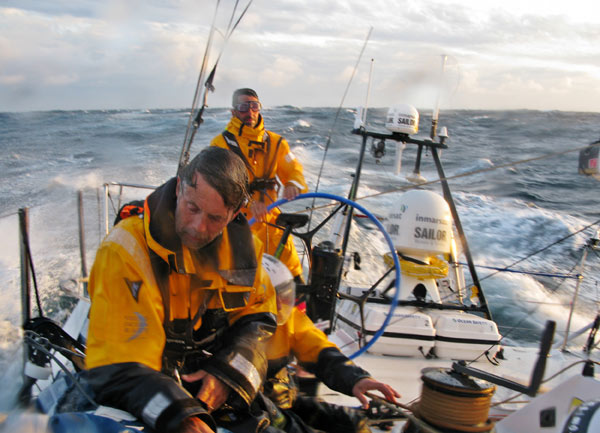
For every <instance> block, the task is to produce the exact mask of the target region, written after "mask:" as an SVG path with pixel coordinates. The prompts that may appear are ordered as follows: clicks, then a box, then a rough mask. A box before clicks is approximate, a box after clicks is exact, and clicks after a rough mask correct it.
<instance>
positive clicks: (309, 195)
mask: <svg viewBox="0 0 600 433" xmlns="http://www.w3.org/2000/svg"><path fill="white" fill-rule="evenodd" d="M305 198H326V199H330V200H336V201H339V202H341V203H344V204H347V205H348V206H352V207H353V208H356V209H358V210H359V211H361V212H362V213H363V214H365V215H366V216H367V217H368V218H369V219H370V220H371V221H372V222H373V223H374V224H375V225H376V226H377V228H378V229H379V231H380V232H381V233H382V234H383V237H384V238H385V241H386V242H387V244H388V247H389V248H390V251H391V253H392V257H393V259H394V267H395V274H396V280H395V287H396V290H395V292H394V297H393V298H392V304H391V307H390V309H389V311H388V313H387V316H386V318H385V320H384V321H383V324H382V325H381V328H379V329H378V330H377V332H375V334H374V335H373V338H371V339H370V340H369V341H368V342H367V344H365V345H364V346H363V347H361V348H360V349H359V350H357V351H356V352H354V353H353V354H351V355H350V356H349V358H350V359H354V358H356V357H358V356H360V355H362V354H363V353H365V352H366V351H367V350H368V349H369V348H370V347H371V346H372V345H373V344H375V342H376V341H377V339H378V338H379V337H381V336H382V335H383V333H384V331H385V328H387V326H388V325H389V323H390V321H391V320H392V317H393V316H394V310H395V309H396V306H397V304H398V296H399V295H400V262H399V261H398V255H397V254H396V249H395V248H394V243H393V242H392V238H391V237H390V235H389V233H388V232H387V230H386V229H385V228H384V227H383V225H382V224H381V223H380V222H379V220H378V219H377V218H376V217H375V216H374V215H373V214H372V213H371V212H369V211H368V210H367V209H365V208H364V207H362V206H361V205H360V204H358V203H356V202H355V201H352V200H349V199H347V198H345V197H340V196H337V195H334V194H328V193H324V192H309V193H306V194H300V195H299V196H297V197H296V198H295V199H293V200H287V199H280V200H277V201H276V202H275V203H273V204H271V205H269V206H268V207H267V210H269V211H270V210H271V209H273V208H275V207H278V206H281V205H282V204H285V203H288V202H292V201H296V200H300V199H305ZM255 222H256V219H255V218H254V217H253V218H251V219H250V220H249V221H248V224H250V225H252V224H254V223H255Z"/></svg>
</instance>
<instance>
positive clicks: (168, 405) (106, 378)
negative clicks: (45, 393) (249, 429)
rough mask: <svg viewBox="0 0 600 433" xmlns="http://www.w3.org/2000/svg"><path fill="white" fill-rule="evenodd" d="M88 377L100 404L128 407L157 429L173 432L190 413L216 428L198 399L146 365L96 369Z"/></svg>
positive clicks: (129, 363) (131, 364)
mask: <svg viewBox="0 0 600 433" xmlns="http://www.w3.org/2000/svg"><path fill="white" fill-rule="evenodd" d="M87 379H88V382H89V384H90V385H91V386H92V389H93V390H94V393H95V394H96V399H97V401H98V402H99V403H102V404H107V405H110V406H114V407H118V408H121V409H124V410H126V411H128V412H129V413H131V414H132V415H134V416H136V417H137V418H138V419H139V420H142V421H143V422H144V423H145V424H147V425H148V426H150V427H151V428H152V429H154V430H155V431H160V432H169V431H173V430H175V429H177V428H179V426H180V424H181V422H182V421H183V420H184V419H185V418H188V417H190V416H196V417H198V418H200V419H202V421H204V422H205V423H206V424H208V425H209V426H210V427H211V428H212V429H213V430H216V425H215V422H214V421H213V419H212V417H211V416H210V415H209V414H208V412H207V411H206V410H205V409H204V407H203V406H202V405H201V404H200V402H199V401H198V400H197V399H195V398H193V397H192V396H191V395H190V394H189V393H188V392H187V391H186V390H185V389H183V388H182V387H181V386H179V385H178V384H177V383H176V382H175V381H174V380H173V379H171V378H170V377H168V376H166V375H164V374H162V373H160V372H158V371H156V370H153V369H151V368H149V367H147V366H145V365H143V364H139V363H134V362H128V363H119V364H112V365H106V366H102V367H96V368H92V369H90V370H88V372H87Z"/></svg>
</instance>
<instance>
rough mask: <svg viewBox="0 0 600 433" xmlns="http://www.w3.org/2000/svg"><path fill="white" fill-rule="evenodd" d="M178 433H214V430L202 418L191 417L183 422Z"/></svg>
mask: <svg viewBox="0 0 600 433" xmlns="http://www.w3.org/2000/svg"><path fill="white" fill-rule="evenodd" d="M177 433H214V430H213V429H211V428H210V427H209V426H208V425H207V424H206V423H205V422H204V421H202V420H201V419H200V418H196V417H195V416H191V417H189V418H186V419H184V420H183V422H182V423H181V426H180V427H179V430H177Z"/></svg>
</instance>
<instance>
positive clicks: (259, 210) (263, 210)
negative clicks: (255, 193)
mask: <svg viewBox="0 0 600 433" xmlns="http://www.w3.org/2000/svg"><path fill="white" fill-rule="evenodd" d="M249 207H250V212H252V216H253V217H254V218H256V221H264V220H265V216H266V215H267V213H269V212H268V211H267V205H266V204H264V203H263V202H262V201H253V202H250V206H249Z"/></svg>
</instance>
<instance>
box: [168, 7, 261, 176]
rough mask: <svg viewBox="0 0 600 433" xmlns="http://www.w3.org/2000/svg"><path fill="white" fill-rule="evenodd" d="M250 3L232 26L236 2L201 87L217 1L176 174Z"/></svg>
mask: <svg viewBox="0 0 600 433" xmlns="http://www.w3.org/2000/svg"><path fill="white" fill-rule="evenodd" d="M252 2H253V0H249V2H248V3H247V4H246V7H245V8H244V9H243V10H242V12H241V13H240V16H239V17H238V18H237V20H235V24H233V25H232V23H233V22H234V17H235V13H236V11H237V7H238V4H239V0H236V2H235V5H234V8H233V11H232V13H231V16H230V18H229V23H228V25H227V30H226V31H225V37H224V41H223V46H222V47H221V51H220V52H219V55H218V56H217V60H216V62H215V64H214V66H213V67H212V69H211V71H210V73H209V74H208V78H207V79H206V82H204V86H202V82H203V81H204V74H205V72H206V65H207V63H208V55H209V51H210V46H211V45H212V37H213V34H214V32H215V31H217V30H216V28H215V20H216V16H217V10H218V8H219V0H217V7H216V10H215V16H214V18H213V23H212V26H211V30H210V33H209V37H208V42H207V46H206V51H205V53H204V58H203V60H202V67H201V68H200V75H199V77H198V83H197V84H196V92H195V93H194V100H193V102H192V109H191V111H190V118H189V120H188V127H187V129H186V132H185V139H184V143H183V147H182V149H181V155H180V157H179V164H178V167H177V172H179V170H181V168H182V167H183V166H185V165H186V164H187V163H188V161H189V158H190V148H191V146H192V142H193V141H194V137H195V136H196V132H197V131H198V128H199V127H200V125H201V124H202V123H203V122H204V119H203V118H202V115H203V114H204V109H205V108H206V107H207V105H206V101H207V99H208V92H209V91H210V92H213V91H214V90H215V87H214V85H213V81H214V78H215V74H216V72H217V66H218V65H219V61H220V60H221V56H222V55H223V52H224V51H225V47H226V46H227V42H229V39H230V38H231V35H232V34H233V32H234V31H235V29H236V28H237V26H238V25H239V23H240V22H241V21H242V18H243V17H244V16H245V15H246V12H247V11H248V9H249V8H250V5H251V4H252ZM219 33H220V32H219ZM202 87H204V93H203V95H202V104H201V105H200V107H197V105H198V99H199V97H200V92H201V88H202ZM196 109H197V110H198V113H197V114H196V116H195V117H194V111H195V110H196ZM192 119H193V120H192Z"/></svg>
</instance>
